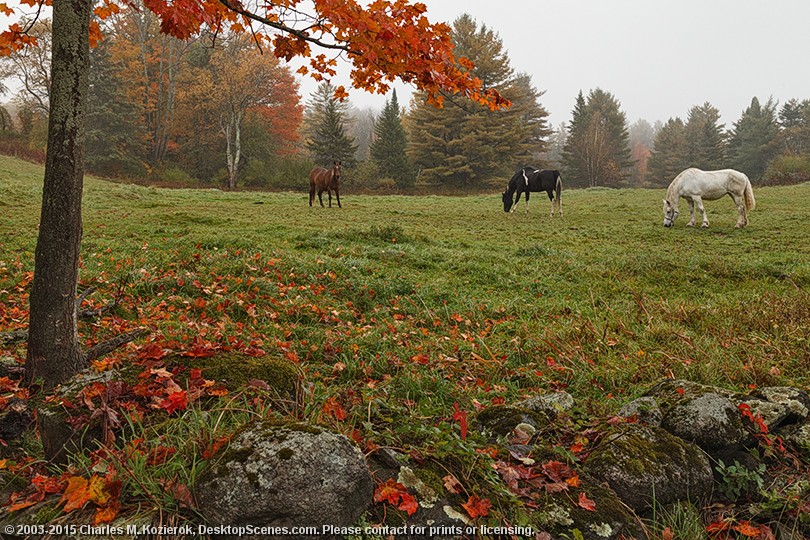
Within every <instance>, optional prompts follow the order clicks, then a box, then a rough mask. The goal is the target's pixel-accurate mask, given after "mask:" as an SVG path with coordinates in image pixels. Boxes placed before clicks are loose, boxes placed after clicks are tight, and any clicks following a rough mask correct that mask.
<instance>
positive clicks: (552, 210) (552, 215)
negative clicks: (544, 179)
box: [546, 191, 554, 217]
mask: <svg viewBox="0 0 810 540" xmlns="http://www.w3.org/2000/svg"><path fill="white" fill-rule="evenodd" d="M546 194H547V195H548V200H549V201H551V217H554V192H553V191H547V192H546Z"/></svg>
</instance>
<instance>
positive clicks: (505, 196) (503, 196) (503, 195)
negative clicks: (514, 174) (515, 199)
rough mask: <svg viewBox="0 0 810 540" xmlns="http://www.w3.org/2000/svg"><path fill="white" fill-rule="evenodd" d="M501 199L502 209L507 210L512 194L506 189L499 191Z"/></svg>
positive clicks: (510, 205)
mask: <svg viewBox="0 0 810 540" xmlns="http://www.w3.org/2000/svg"><path fill="white" fill-rule="evenodd" d="M501 199H503V211H504V212H509V209H510V208H512V195H511V194H510V193H509V190H508V189H507V190H506V191H504V192H503V193H501Z"/></svg>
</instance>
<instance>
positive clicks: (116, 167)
mask: <svg viewBox="0 0 810 540" xmlns="http://www.w3.org/2000/svg"><path fill="white" fill-rule="evenodd" d="M88 78H89V84H90V91H89V93H88V95H87V132H86V133H87V139H86V147H85V151H86V153H87V155H86V158H85V159H86V161H85V163H86V166H87V168H88V170H91V171H93V172H96V173H100V174H107V175H113V176H119V175H123V176H133V177H137V176H142V175H144V174H146V167H145V166H144V161H145V158H146V137H145V134H144V133H142V132H141V131H140V130H139V128H138V125H137V124H136V121H137V119H138V117H139V114H138V109H137V107H136V106H135V105H134V104H133V103H132V102H131V101H128V100H127V97H126V93H125V92H124V88H123V84H122V83H123V81H122V80H121V78H120V76H119V74H118V72H117V70H116V69H115V67H114V66H113V64H112V62H111V61H110V41H109V40H103V41H101V42H100V43H99V44H98V45H97V46H96V47H95V48H92V49H90V71H89V73H88Z"/></svg>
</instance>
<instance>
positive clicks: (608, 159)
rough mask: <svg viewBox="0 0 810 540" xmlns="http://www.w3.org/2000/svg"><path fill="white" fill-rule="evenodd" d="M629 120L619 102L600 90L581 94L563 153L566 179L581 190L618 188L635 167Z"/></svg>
mask: <svg viewBox="0 0 810 540" xmlns="http://www.w3.org/2000/svg"><path fill="white" fill-rule="evenodd" d="M628 141H629V136H628V132H627V119H626V117H625V114H624V113H623V112H622V111H621V109H620V104H619V102H618V100H617V99H616V98H615V97H614V96H613V94H611V93H610V92H605V91H604V90H602V89H601V88H597V89H595V90H591V92H590V93H589V94H588V97H587V99H585V98H584V97H583V95H582V92H581V91H580V93H579V95H578V96H577V100H576V104H575V106H574V110H573V112H572V120H571V123H570V125H569V128H568V141H567V142H566V146H565V150H564V152H563V163H564V165H565V170H564V171H563V176H565V177H566V178H569V179H571V182H572V183H573V185H579V186H589V187H593V186H598V185H601V186H618V185H620V184H621V183H622V182H624V181H625V180H626V178H627V176H628V172H629V169H630V167H631V166H632V164H633V161H632V158H631V155H630V148H629V142H628Z"/></svg>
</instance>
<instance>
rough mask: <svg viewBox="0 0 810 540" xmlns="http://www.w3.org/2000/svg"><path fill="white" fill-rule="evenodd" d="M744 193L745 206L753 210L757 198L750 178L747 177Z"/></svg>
mask: <svg viewBox="0 0 810 540" xmlns="http://www.w3.org/2000/svg"><path fill="white" fill-rule="evenodd" d="M744 195H745V208H746V209H747V210H753V209H754V208H755V207H756V205H757V201H756V199H754V190H753V189H751V181H750V180H749V179H748V178H746V179H745V192H744Z"/></svg>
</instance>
